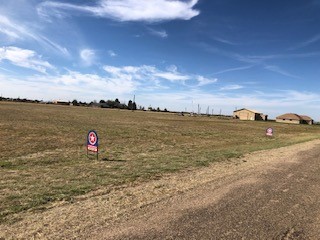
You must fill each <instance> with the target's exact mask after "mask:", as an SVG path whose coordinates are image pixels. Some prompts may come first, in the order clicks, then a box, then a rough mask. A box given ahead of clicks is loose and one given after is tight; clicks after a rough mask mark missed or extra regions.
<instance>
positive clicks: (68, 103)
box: [53, 100, 72, 105]
mask: <svg viewBox="0 0 320 240" xmlns="http://www.w3.org/2000/svg"><path fill="white" fill-rule="evenodd" d="M53 104H57V105H72V103H71V104H70V102H65V101H60V100H54V101H53Z"/></svg>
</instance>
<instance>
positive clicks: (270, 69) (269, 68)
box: [264, 65, 301, 79]
mask: <svg viewBox="0 0 320 240" xmlns="http://www.w3.org/2000/svg"><path fill="white" fill-rule="evenodd" d="M264 68H265V69H267V70H269V71H271V72H275V73H279V74H281V75H283V76H286V77H291V78H297V79H301V77H299V76H296V75H294V74H291V73H289V72H287V71H285V70H283V69H281V68H280V67H278V66H272V65H265V66H264Z"/></svg>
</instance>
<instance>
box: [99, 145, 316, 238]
mask: <svg viewBox="0 0 320 240" xmlns="http://www.w3.org/2000/svg"><path fill="white" fill-rule="evenodd" d="M259 159H260V160H261V162H260V163H259ZM242 161H243V163H241V165H242V166H240V167H238V168H237V167H236V166H235V167H233V168H232V170H231V169H229V170H228V169H226V172H225V176H224V177H222V178H219V179H216V180H213V181H211V182H208V183H205V184H204V185H201V186H198V187H196V188H194V189H192V190H191V191H188V192H186V193H184V194H180V195H178V196H174V197H172V198H170V199H167V200H166V201H163V202H160V203H158V204H155V205H149V206H147V207H145V208H143V209H140V210H137V211H135V212H134V213H132V215H131V216H129V217H128V219H127V220H125V221H123V222H120V223H116V224H114V225H113V226H112V227H109V229H102V232H100V233H99V234H97V235H96V236H95V237H96V238H100V237H103V238H107V239H320V145H319V142H317V144H315V145H314V146H313V147H312V148H310V149H305V150H304V149H303V147H302V148H299V147H296V148H295V147H289V148H282V149H278V150H272V151H270V152H268V151H264V152H263V153H260V154H257V155H256V156H254V155H251V156H249V157H248V159H247V160H246V159H245V158H244V159H242ZM254 161H256V162H255V163H254V164H253V165H254V166H252V167H250V164H251V163H250V162H254ZM246 164H247V167H246ZM237 170H238V171H237Z"/></svg>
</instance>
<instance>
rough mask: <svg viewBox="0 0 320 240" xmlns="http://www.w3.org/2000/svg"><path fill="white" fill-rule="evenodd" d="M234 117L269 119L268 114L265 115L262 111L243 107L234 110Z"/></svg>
mask: <svg viewBox="0 0 320 240" xmlns="http://www.w3.org/2000/svg"><path fill="white" fill-rule="evenodd" d="M233 118H235V119H240V120H252V121H259V120H260V121H267V120H268V115H264V114H263V113H261V112H258V111H255V110H250V109H246V108H242V109H239V110H235V111H234V112H233Z"/></svg>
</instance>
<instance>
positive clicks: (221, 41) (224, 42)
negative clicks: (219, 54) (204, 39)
mask: <svg viewBox="0 0 320 240" xmlns="http://www.w3.org/2000/svg"><path fill="white" fill-rule="evenodd" d="M212 39H213V40H215V41H217V42H220V43H223V44H227V45H232V46H235V45H238V44H237V43H235V42H232V41H230V40H228V39H224V38H220V37H212Z"/></svg>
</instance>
